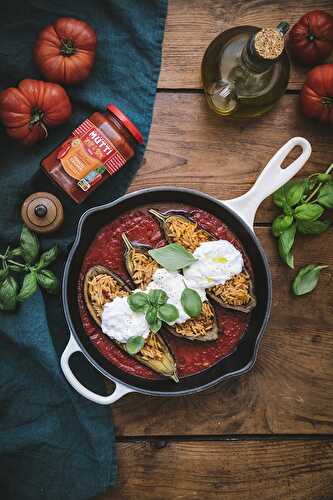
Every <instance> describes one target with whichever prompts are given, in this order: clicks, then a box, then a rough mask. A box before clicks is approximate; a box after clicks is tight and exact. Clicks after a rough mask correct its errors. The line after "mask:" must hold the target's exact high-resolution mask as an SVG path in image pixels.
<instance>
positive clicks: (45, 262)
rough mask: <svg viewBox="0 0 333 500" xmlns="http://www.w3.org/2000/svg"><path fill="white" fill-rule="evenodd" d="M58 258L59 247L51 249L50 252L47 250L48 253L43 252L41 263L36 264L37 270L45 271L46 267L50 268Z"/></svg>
mask: <svg viewBox="0 0 333 500" xmlns="http://www.w3.org/2000/svg"><path fill="white" fill-rule="evenodd" d="M57 256H58V247H57V245H55V246H54V247H52V248H50V249H49V250H46V252H43V253H42V255H41V256H40V258H39V261H38V262H37V264H36V269H37V270H40V269H44V268H45V267H48V266H49V265H50V264H51V263H52V262H53V261H54V260H55V259H56V258H57Z"/></svg>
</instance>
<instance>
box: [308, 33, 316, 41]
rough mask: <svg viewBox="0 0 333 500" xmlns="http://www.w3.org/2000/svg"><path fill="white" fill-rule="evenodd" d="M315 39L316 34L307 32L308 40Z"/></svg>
mask: <svg viewBox="0 0 333 500" xmlns="http://www.w3.org/2000/svg"><path fill="white" fill-rule="evenodd" d="M315 39H316V35H314V34H313V33H309V34H308V40H309V41H310V42H314V41H315Z"/></svg>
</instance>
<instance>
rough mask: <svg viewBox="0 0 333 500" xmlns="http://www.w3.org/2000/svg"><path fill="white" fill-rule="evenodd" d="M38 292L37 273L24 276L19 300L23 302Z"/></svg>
mask: <svg viewBox="0 0 333 500" xmlns="http://www.w3.org/2000/svg"><path fill="white" fill-rule="evenodd" d="M36 290H37V276H36V273H35V272H31V273H29V274H26V275H25V276H24V280H23V284H22V287H21V290H20V293H19V294H18V296H17V300H18V301H20V302H23V301H24V300H26V299H28V298H29V297H31V295H33V294H34V293H35V292H36Z"/></svg>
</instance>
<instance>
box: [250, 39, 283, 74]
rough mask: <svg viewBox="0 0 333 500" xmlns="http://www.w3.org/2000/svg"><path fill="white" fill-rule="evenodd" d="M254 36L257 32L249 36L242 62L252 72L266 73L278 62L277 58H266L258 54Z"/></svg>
mask: <svg viewBox="0 0 333 500" xmlns="http://www.w3.org/2000/svg"><path fill="white" fill-rule="evenodd" d="M254 37H255V34H254V35H252V36H251V37H250V38H249V40H248V42H247V44H246V45H245V46H244V48H243V51H242V55H241V59H242V63H243V64H244V66H245V67H246V68H247V69H248V71H250V72H251V73H257V74H260V73H265V72H266V71H267V70H269V69H270V68H271V67H272V66H273V64H275V63H276V60H265V59H263V58H261V57H260V56H259V55H258V54H257V52H256V50H255V48H254Z"/></svg>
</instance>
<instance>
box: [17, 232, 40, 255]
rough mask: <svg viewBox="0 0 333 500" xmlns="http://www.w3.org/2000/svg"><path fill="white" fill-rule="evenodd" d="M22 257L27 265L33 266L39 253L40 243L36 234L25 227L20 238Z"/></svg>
mask: <svg viewBox="0 0 333 500" xmlns="http://www.w3.org/2000/svg"><path fill="white" fill-rule="evenodd" d="M20 244H21V249H22V257H23V259H24V261H25V262H26V263H27V264H32V263H33V262H34V261H35V260H36V258H37V257H38V253H39V242H38V239H37V236H36V235H35V233H33V232H31V231H30V230H29V229H28V228H27V227H26V226H23V228H22V232H21V238H20Z"/></svg>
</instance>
